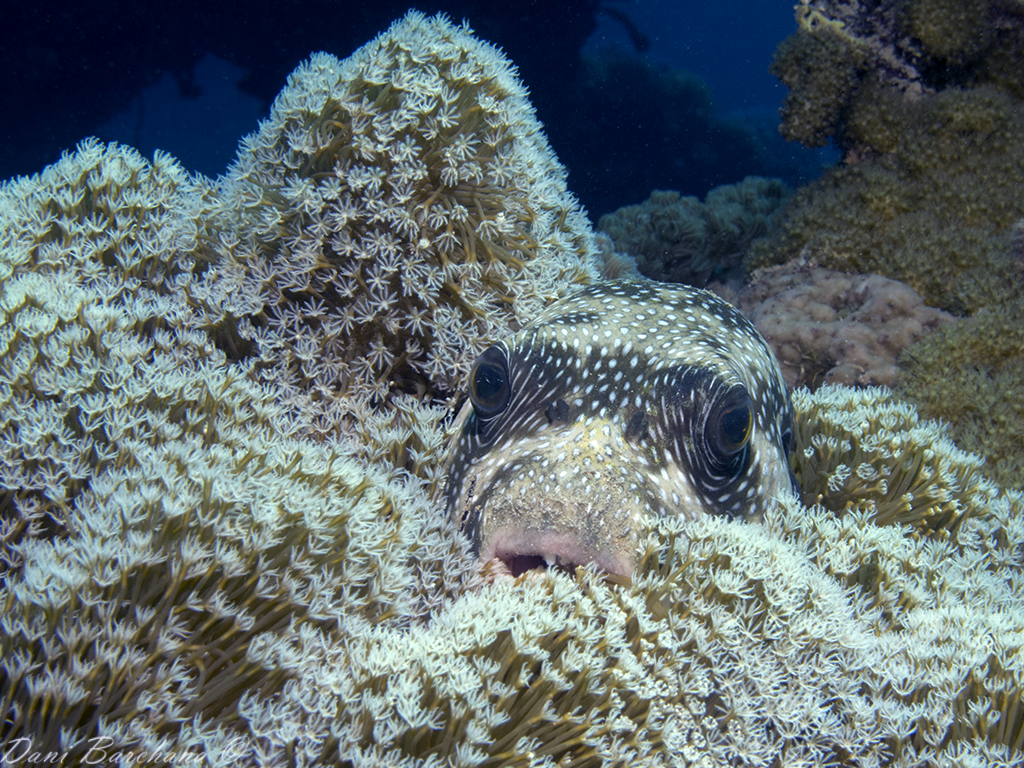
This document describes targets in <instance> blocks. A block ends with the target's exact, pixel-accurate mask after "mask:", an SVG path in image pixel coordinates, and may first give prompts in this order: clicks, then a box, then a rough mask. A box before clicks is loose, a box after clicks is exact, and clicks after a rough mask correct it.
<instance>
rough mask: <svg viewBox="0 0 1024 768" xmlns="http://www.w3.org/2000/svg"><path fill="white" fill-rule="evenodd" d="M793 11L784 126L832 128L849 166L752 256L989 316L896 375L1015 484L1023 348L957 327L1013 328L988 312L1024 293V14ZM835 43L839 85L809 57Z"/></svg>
mask: <svg viewBox="0 0 1024 768" xmlns="http://www.w3.org/2000/svg"><path fill="white" fill-rule="evenodd" d="M797 17H798V21H799V23H800V29H799V31H798V32H797V33H796V35H795V36H794V37H792V38H790V39H789V40H788V41H787V42H786V43H784V44H783V45H782V46H780V49H779V53H778V57H777V60H776V63H775V65H774V66H775V68H776V73H777V74H778V75H779V76H780V77H782V78H783V80H784V81H785V82H786V84H787V85H789V86H790V89H791V92H790V94H789V96H788V97H787V105H786V108H785V110H784V115H783V127H782V130H783V131H784V132H786V133H788V134H789V135H790V137H791V138H794V139H797V140H799V141H802V142H805V143H808V144H812V145H816V144H820V143H821V142H822V141H824V140H826V139H827V138H828V137H831V138H832V140H833V141H834V142H835V143H836V144H837V145H838V146H839V147H840V148H841V149H842V150H843V151H844V153H845V158H844V163H843V164H842V165H841V166H838V167H836V168H834V169H831V170H830V171H829V172H828V173H826V175H825V176H824V177H823V178H822V179H820V180H819V181H817V182H814V183H813V184H811V185H808V186H807V187H805V188H803V189H800V190H798V191H797V192H796V193H794V194H793V196H792V197H791V198H790V202H789V204H788V205H787V207H786V208H785V209H784V210H782V211H780V212H779V213H778V214H777V216H776V218H775V220H774V221H775V223H776V224H777V227H776V229H775V230H774V231H773V232H772V233H770V235H769V236H768V237H766V238H764V239H762V240H759V241H757V242H755V243H754V244H753V245H752V247H751V249H750V252H749V255H748V257H747V260H746V264H747V266H748V268H750V269H751V270H753V269H756V268H757V267H760V266H764V265H767V264H779V263H783V262H786V261H789V260H790V259H793V258H795V257H797V256H798V255H804V256H806V257H807V258H810V259H813V260H815V261H816V262H818V263H819V264H821V266H823V267H827V268H830V269H836V270H842V271H849V272H857V273H860V274H865V275H866V274H880V275H883V276H885V277H888V278H891V279H894V280H899V281H900V282H903V283H906V284H907V285H909V286H910V287H911V288H912V289H913V290H915V291H916V292H917V293H919V294H920V295H921V297H922V298H923V299H924V301H925V303H926V304H928V305H930V306H933V307H937V308H939V309H942V310H946V311H948V312H951V313H953V314H956V315H983V316H984V319H978V320H977V321H972V322H970V323H965V324H964V325H962V326H960V327H959V328H956V329H954V328H948V329H945V330H943V331H942V332H941V333H940V334H937V335H936V336H935V338H934V339H931V340H928V341H927V342H922V346H921V348H920V349H919V350H918V351H915V348H914V347H911V348H909V349H908V350H907V352H906V363H904V364H901V367H902V368H903V369H905V370H906V371H907V379H906V381H905V382H902V383H900V384H899V386H900V387H901V392H902V393H903V394H904V396H906V397H908V398H909V399H910V401H911V402H914V403H915V404H916V405H917V406H918V407H919V408H920V409H921V411H922V414H923V415H925V416H927V417H929V418H943V419H948V420H950V421H951V422H952V423H953V425H954V427H953V432H954V434H955V435H956V437H957V439H958V440H962V441H963V445H964V446H965V447H969V448H970V449H972V450H977V451H978V452H979V453H981V454H982V455H984V456H986V457H987V458H988V459H989V460H990V463H991V466H992V472H993V474H994V476H996V477H998V478H999V479H1000V481H1001V482H1004V483H1007V484H1010V485H1014V486H1019V485H1020V484H1021V479H1020V477H1021V473H1020V470H1019V469H1018V468H1019V467H1021V466H1024V454H1022V452H1021V449H1020V441H1019V440H1017V439H1016V437H1015V436H1016V435H1018V434H1019V432H1018V428H1017V426H1016V416H1015V414H1016V413H1017V411H1018V407H1017V401H1018V399H1019V395H1018V393H1019V392H1020V391H1021V389H1022V388H1024V369H1021V368H1020V367H1019V366H1018V365H1017V362H1016V361H1017V359H1018V357H1019V354H1018V351H1017V350H1015V349H1013V348H1011V347H1009V346H1007V347H999V344H1000V342H997V343H996V347H999V348H1000V349H1003V350H1005V353H1004V352H1000V353H999V354H998V355H993V354H992V352H993V350H994V348H993V347H990V346H988V345H987V342H982V343H975V342H974V340H973V339H972V340H968V339H967V338H963V337H961V334H963V333H965V332H967V330H968V329H969V328H982V327H984V328H986V329H987V331H988V332H990V333H991V334H994V335H995V336H1000V335H1002V336H1004V337H1008V338H1012V337H1013V335H1014V330H1013V329H1012V327H1010V326H1009V325H1008V324H1006V323H1004V322H1003V321H1002V320H998V321H997V320H995V318H1004V317H1009V316H1013V315H1014V314H1015V312H1016V310H1015V309H1014V308H1013V307H1012V306H1011V304H1012V302H1013V301H1014V300H1015V299H1016V298H1017V297H1018V296H1019V295H1020V294H1021V293H1022V292H1024V270H1022V269H1021V259H1020V249H1019V247H1018V246H1016V245H1014V243H1015V239H1014V238H1015V237H1016V235H1015V234H1014V233H1015V230H1014V227H1015V225H1016V223H1017V222H1019V221H1020V220H1021V218H1022V217H1024V197H1022V196H1021V194H1020V189H1021V186H1022V185H1024V152H1022V148H1024V102H1022V99H1024V78H1022V76H1021V75H1022V72H1024V70H1022V69H1021V67H1020V64H1019V62H1020V58H1021V52H1022V51H1024V10H1022V7H1021V5H1020V4H1019V3H1008V2H1001V0H994V1H993V2H985V1H984V0H958V1H957V2H952V3H947V2H936V1H935V0H903V1H902V2H899V3H891V4H886V3H882V4H872V3H838V2H831V0H821V1H819V0H813V1H810V2H803V3H802V4H801V5H800V6H799V7H798V13H797ZM829 47H831V48H836V49H842V50H843V51H845V53H842V54H836V56H835V57H834V58H833V59H832V60H831V61H832V64H831V66H833V67H834V69H835V71H836V72H837V73H838V74H836V75H835V76H836V77H837V78H838V79H839V80H841V81H843V82H845V83H849V82H853V85H852V86H850V87H848V88H846V90H844V91H843V92H842V93H841V94H840V93H839V92H838V91H837V90H836V88H835V87H824V86H822V85H821V84H820V83H817V82H816V80H815V78H816V77H818V75H816V74H813V73H812V74H809V73H808V71H807V70H805V69H802V67H803V64H804V63H805V62H804V60H803V59H802V58H801V57H802V56H810V55H812V52H813V51H814V50H824V49H825V48H829ZM851 51H856V53H857V56H858V57H860V58H858V60H857V63H856V66H854V65H852V64H850V63H849V62H848V61H846V59H848V58H850V57H851V56H852V55H853V54H852V53H850V52H851ZM823 55H824V54H823ZM844 56H845V57H846V59H844ZM826 58H827V56H826ZM822 64H823V66H824V60H823V63H822ZM844 78H845V80H844ZM812 113H815V114H816V115H817V116H816V117H807V116H808V115H811V114H812ZM955 339H961V341H954V340H955ZM947 345H951V346H948V347H947ZM956 345H959V346H958V347H957V348H956V349H955V350H954V349H953V346H956ZM941 349H948V350H949V354H948V359H949V360H951V361H953V360H955V361H956V363H955V365H954V364H953V363H950V364H949V365H947V364H946V363H944V362H943V361H942V360H943V357H942V355H943V354H944V353H941V352H940V350H941ZM965 351H966V353H968V354H969V355H971V356H965ZM971 372H974V374H972V373H971ZM953 381H956V382H958V383H959V384H962V385H964V386H965V387H966V389H954V388H952V386H951V382H953ZM940 393H941V394H940ZM954 393H956V394H955V396H951V395H954ZM1004 425H1008V428H1007V429H1005V430H1004Z"/></svg>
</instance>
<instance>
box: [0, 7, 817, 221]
mask: <svg viewBox="0 0 1024 768" xmlns="http://www.w3.org/2000/svg"><path fill="white" fill-rule="evenodd" d="M407 7H408V6H407V5H406V3H389V2H386V0H385V1H384V2H378V3H374V4H372V5H370V4H366V3H346V2H329V1H327V0H320V1H317V0H313V1H307V2H298V0H295V1H293V2H289V0H284V1H283V2H279V3H275V4H261V3H242V2H218V1H217V0H210V2H198V0H195V1H194V2H193V0H185V1H184V2H181V3H175V4H151V5H142V4H137V3H129V2H127V1H126V0H113V1H108V2H98V3H94V4H90V5H89V6H88V7H82V6H76V5H71V4H59V5H58V6H57V9H58V10H53V9H49V10H46V11H42V12H41V11H38V10H33V9H27V8H25V7H23V6H20V5H16V4H11V5H10V7H9V9H8V11H9V12H8V13H6V14H5V17H6V18H7V19H8V20H10V23H8V24H5V25H4V29H3V30H2V31H0V36H2V38H3V39H2V46H0V64H3V65H4V67H5V72H6V73H7V76H6V77H5V78H4V80H3V82H2V83H0V88H2V89H3V92H0V98H2V103H4V104H5V105H6V106H7V109H6V110H5V113H4V114H3V115H2V116H0V178H7V177H10V176H13V175H19V174H27V173H33V172H36V171H38V170H40V169H41V168H42V167H43V166H44V165H46V164H47V163H51V162H53V161H54V160H56V159H57V157H59V155H60V152H61V151H63V150H66V149H70V148H72V147H73V146H74V145H75V143H77V141H79V140H80V139H82V138H84V137H86V136H89V135H97V136H99V137H100V138H102V139H104V140H108V141H118V142H123V143H126V144H130V145H132V146H134V147H136V148H137V149H139V150H140V151H141V152H142V153H143V154H146V155H151V154H152V152H153V151H154V150H155V149H162V150H164V151H167V152H170V153H171V154H173V155H175V156H176V157H177V158H178V159H179V160H180V161H181V163H182V164H183V165H184V166H185V167H186V168H188V169H190V170H193V171H198V172H201V173H204V174H207V175H210V176H215V175H217V174H219V173H221V172H223V171H224V169H225V168H226V166H227V165H228V164H229V163H230V161H231V159H232V157H233V156H234V153H235V151H236V148H237V144H238V140H239V138H240V137H241V136H242V135H244V134H246V133H249V132H251V131H253V130H255V128H256V126H257V123H258V120H259V119H260V118H261V117H262V116H264V115H266V113H267V111H268V109H269V105H270V102H271V101H272V99H273V97H274V96H275V95H276V93H277V92H278V91H279V90H280V89H281V87H283V85H284V82H285V78H286V76H287V73H288V72H289V71H291V70H292V69H293V68H294V67H295V66H296V65H297V64H298V63H299V62H300V61H301V60H302V59H303V58H305V57H306V56H307V55H308V54H309V53H310V52H313V51H316V50H326V51H328V52H330V53H333V54H335V55H337V56H339V57H344V56H347V55H348V54H349V53H351V51H352V50H354V49H355V48H356V47H358V46H359V45H361V44H362V43H364V42H366V41H368V40H369V39H370V38H372V37H373V36H374V35H375V34H376V33H378V32H380V31H383V30H384V29H385V28H386V27H387V25H388V24H389V23H390V21H392V20H393V19H395V18H398V17H399V16H401V15H402V13H404V11H405V10H406V8H407ZM418 7H419V8H420V9H421V10H423V11H425V12H434V11H436V10H443V11H446V12H448V13H449V15H451V16H452V17H453V18H454V19H457V20H458V19H462V18H467V19H468V20H469V22H470V24H471V26H473V28H474V29H475V30H476V31H477V34H478V35H479V36H480V37H482V38H484V39H487V40H489V41H491V42H494V43H496V44H498V45H499V46H501V47H502V48H503V50H505V52H506V53H507V55H508V56H509V57H510V58H512V60H513V61H514V62H515V63H516V64H517V66H518V67H519V69H520V72H521V74H522V77H523V80H524V81H525V83H526V85H527V86H528V87H529V88H530V91H531V94H532V97H533V101H534V104H535V107H536V109H537V112H538V115H539V117H540V119H541V121H542V122H543V123H544V124H545V126H546V131H547V133H548V137H549V139H550V141H551V144H552V146H553V147H554V149H555V151H556V152H557V153H558V155H559V157H560V158H561V160H562V162H563V163H565V164H566V165H567V167H568V168H569V174H570V176H569V185H570V188H571V189H572V191H573V192H574V193H575V194H576V195H577V196H578V197H580V199H581V200H582V201H583V203H584V204H585V205H586V206H587V208H588V210H589V211H590V212H591V214H592V215H593V216H594V217H595V218H596V217H597V216H599V215H600V214H602V213H605V212H607V211H610V210H613V209H615V208H617V207H619V206H622V205H626V204H631V203H636V202H640V201H641V200H643V199H645V198H646V197H647V195H648V194H649V193H650V191H651V190H653V189H674V190H679V191H681V192H683V193H684V194H696V195H703V194H704V193H705V192H707V190H708V189H710V188H712V187H714V186H717V185H719V184H724V183H731V182H735V181H738V180H740V179H742V178H743V177H744V176H746V175H749V174H756V175H768V176H777V177H781V178H783V179H784V180H785V181H787V182H788V183H789V184H791V185H796V184H799V183H801V182H803V181H806V180H807V179H808V178H811V177H813V176H814V175H816V174H817V173H818V171H819V170H820V167H821V163H822V161H823V160H827V159H828V156H827V155H822V154H820V153H814V152H811V151H809V150H805V149H803V148H801V147H797V146H794V145H789V144H785V143H784V142H782V141H781V139H779V137H778V135H777V130H776V126H777V122H778V121H777V110H778V106H779V104H780V103H781V101H782V97H783V95H784V91H785V89H784V88H783V86H781V85H780V84H779V83H778V82H777V81H776V80H775V79H774V77H772V75H770V74H769V72H768V65H769V63H770V61H771V57H772V52H773V50H774V48H775V46H776V45H777V44H778V43H779V42H780V41H781V40H782V39H783V38H784V37H785V36H786V35H787V34H789V33H790V32H792V31H793V29H794V27H795V24H794V21H793V13H794V12H793V8H792V5H791V2H790V0H774V1H771V2H770V1H769V0H748V1H747V2H743V3H718V4H710V3H685V2H669V1H668V0H637V1H636V2H615V1H614V0H613V1H610V2H600V3H598V2H595V1H594V0H578V1H577V2H565V1H563V2H543V3H541V2H518V3H517V2H507V3H503V4H498V3H494V2H483V0H480V1H479V2H474V1H473V0H453V1H451V2H433V3H427V4H420V5H419V6H418ZM601 61H604V62H605V65H607V62H608V61H614V62H615V66H614V67H612V68H611V71H614V72H616V73H618V74H616V75H615V76H614V77H610V78H605V79H604V80H599V81H597V82H594V81H593V79H592V78H591V79H590V80H589V81H588V75H587V73H588V72H591V71H592V70H593V67H594V66H595V62H601ZM605 70H608V67H607V66H605ZM680 71H686V72H689V73H692V74H693V75H696V76H697V78H699V79H700V80H701V81H703V83H704V84H705V85H706V88H707V91H706V93H704V94H699V93H698V94H696V97H699V98H705V97H709V104H710V108H703V107H702V108H701V109H693V110H685V109H681V108H680V107H679V105H678V104H676V105H675V107H673V108H672V109H669V108H667V107H666V99H665V98H664V88H665V87H666V85H665V84H666V83H669V82H671V80H672V78H673V77H674V76H675V75H677V74H678V73H679V72H680ZM694 112H696V113H699V119H694V118H693V117H692V114H691V113H694Z"/></svg>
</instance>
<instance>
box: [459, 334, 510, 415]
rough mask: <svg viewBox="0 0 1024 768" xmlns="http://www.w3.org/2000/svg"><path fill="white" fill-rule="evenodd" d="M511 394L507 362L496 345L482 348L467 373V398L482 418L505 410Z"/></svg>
mask: <svg viewBox="0 0 1024 768" xmlns="http://www.w3.org/2000/svg"><path fill="white" fill-rule="evenodd" d="M511 396H512V388H511V386H510V384H509V375H508V362H507V360H506V359H505V355H504V354H503V353H502V351H501V349H500V348H498V347H490V348H489V349H486V350H484V352H483V354H482V355H480V357H478V358H477V361H476V363H475V364H474V365H473V371H472V373H470V375H469V399H470V400H472V401H473V410H475V411H476V413H477V415H478V416H479V417H480V418H482V419H490V418H493V417H495V416H497V415H498V414H499V413H501V412H502V411H504V410H505V408H506V407H507V406H508V402H509V400H510V399H511Z"/></svg>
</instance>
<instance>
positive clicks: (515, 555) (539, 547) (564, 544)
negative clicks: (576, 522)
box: [480, 528, 633, 578]
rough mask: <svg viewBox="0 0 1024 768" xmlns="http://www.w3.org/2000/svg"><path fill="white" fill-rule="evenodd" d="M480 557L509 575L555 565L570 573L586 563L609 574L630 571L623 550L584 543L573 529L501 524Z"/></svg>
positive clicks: (486, 543)
mask: <svg viewBox="0 0 1024 768" xmlns="http://www.w3.org/2000/svg"><path fill="white" fill-rule="evenodd" d="M480 559H481V560H482V561H483V562H485V563H487V562H490V561H492V560H497V561H499V562H500V563H502V565H503V569H507V571H508V573H509V574H511V575H512V576H513V577H518V576H521V575H522V574H524V573H527V572H528V571H532V570H546V569H555V568H557V569H558V570H561V571H564V572H566V573H569V574H572V575H574V574H575V573H576V568H577V567H579V566H582V565H587V564H588V563H594V564H595V565H597V567H598V568H600V569H601V570H603V571H605V572H607V573H608V574H610V575H612V576H619V577H624V578H628V577H629V576H631V575H632V573H633V562H632V558H631V557H629V555H628V554H627V553H625V552H615V551H613V550H612V549H609V548H607V547H601V546H595V545H590V544H587V543H586V542H584V541H583V540H581V538H580V536H579V535H578V534H577V533H575V532H570V533H565V532H559V531H551V530H530V529H526V530H523V529H516V528H501V529H499V530H497V531H495V532H494V533H493V534H492V535H491V536H489V537H488V539H487V541H485V542H484V545H483V547H481V550H480Z"/></svg>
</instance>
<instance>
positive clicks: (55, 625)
mask: <svg viewBox="0 0 1024 768" xmlns="http://www.w3.org/2000/svg"><path fill="white" fill-rule="evenodd" d="M201 197H202V189H201V187H195V186H194V185H193V184H192V182H191V180H190V179H189V178H188V177H187V175H186V174H184V173H183V172H182V171H181V169H180V167H179V166H178V165H177V164H176V163H175V162H174V161H173V160H171V159H170V158H167V157H164V156H158V157H157V158H156V159H155V160H154V162H153V163H152V164H151V163H149V162H147V161H145V160H144V159H143V158H141V157H140V156H139V155H138V154H137V153H135V152H134V151H133V150H129V149H125V148H121V147H116V146H110V147H104V146H101V145H98V144H96V143H94V142H87V143H85V144H83V145H82V146H81V147H80V148H79V150H78V151H77V152H76V153H74V154H72V155H68V156H65V157H64V158H63V159H62V160H61V161H60V162H59V163H58V164H57V165H55V166H53V167H51V168H48V169H47V170H46V171H45V172H44V173H43V174H41V175H40V176H38V177H33V178H31V179H21V180H18V181H16V182H13V183H10V184H5V185H4V187H3V189H2V192H0V211H2V213H0V215H2V216H3V233H4V234H3V237H4V239H3V243H2V248H0V274H2V275H3V277H2V279H0V328H2V331H0V339H2V346H0V350H2V351H0V456H2V464H3V480H2V483H3V484H2V491H0V521H2V522H0V568H2V578H3V587H2V590H0V604H2V605H3V609H4V610H3V614H4V617H3V631H2V633H0V651H2V653H0V655H2V658H3V661H2V662H0V665H2V669H3V674H2V679H3V682H2V685H0V708H2V710H3V712H4V726H3V729H2V738H0V740H2V742H3V743H4V744H5V745H8V744H11V743H12V742H15V741H17V740H19V739H27V740H28V741H29V742H30V743H31V745H32V749H33V750H40V751H41V752H42V753H44V754H45V753H48V752H51V751H56V752H61V753H67V755H68V756H69V757H70V758H71V761H72V762H75V761H76V760H77V759H81V758H82V757H83V755H84V754H86V753H87V751H88V748H89V742H88V741H86V740H87V739H90V738H96V737H109V738H110V739H112V740H113V742H114V743H117V744H119V745H125V746H127V745H132V746H133V747H135V748H138V749H145V750H147V751H152V750H155V749H159V750H163V751H167V750H168V749H174V748H176V747H174V746H173V745H174V744H180V743H181V742H182V740H187V739H188V738H189V737H188V736H186V735H183V734H186V733H188V732H189V728H192V727H195V728H199V729H200V730H202V729H209V732H211V733H218V734H221V735H223V734H224V733H229V732H231V727H230V726H229V725H227V724H228V723H230V722H232V721H234V720H236V719H237V704H238V701H239V697H240V696H241V695H242V694H243V693H244V692H245V691H246V690H247V689H252V690H253V691H260V692H261V693H262V694H263V695H269V694H270V693H271V692H273V691H279V690H280V689H281V685H282V683H283V681H284V680H285V679H286V678H288V677H289V676H292V675H291V672H290V671H289V666H288V665H287V664H285V663H283V662H282V663H279V664H274V665H270V664H269V663H266V662H264V661H261V660H260V659H259V658H257V656H256V655H255V654H256V649H257V648H260V647H264V646H266V645H267V644H270V643H271V641H272V640H274V639H275V638H278V637H280V636H282V634H284V635H287V633H288V631H289V627H291V626H292V624H293V623H298V624H303V625H304V626H309V627H311V628H312V627H326V626H337V625H338V624H339V623H345V624H346V625H348V624H352V623H356V624H359V623H378V624H379V623H386V622H393V623H396V624H399V625H403V624H408V623H409V622H410V621H413V620H416V619H417V617H424V616H426V615H428V614H429V613H430V612H431V610H432V609H434V608H436V607H437V606H438V605H440V604H441V603H442V602H443V600H444V599H445V597H446V596H447V595H449V594H451V592H452V588H453V587H455V586H458V585H459V582H460V575H459V570H460V568H461V569H468V568H469V565H470V561H469V558H468V555H467V554H465V552H464V550H465V548H464V546H463V545H462V544H461V542H460V541H459V539H458V538H457V537H456V536H455V534H454V531H453V530H451V529H450V528H449V527H448V525H447V523H446V522H445V520H444V518H443V517H442V516H439V515H436V514H435V513H434V508H433V506H431V505H430V504H429V502H428V491H429V488H430V486H431V484H432V482H433V481H431V479H430V473H429V471H427V469H426V468H425V466H426V463H427V462H426V460H425V457H426V456H430V455H434V454H436V453H437V452H439V451H440V449H441V444H442V435H441V432H440V431H439V430H438V429H437V424H438V423H439V422H440V420H441V419H442V418H443V416H444V413H445V411H444V409H443V408H434V409H428V408H425V407H423V406H420V405H418V404H417V403H415V402H413V401H411V400H409V399H402V398H396V399H395V401H394V402H393V410H392V411H390V412H389V413H380V414H375V413H373V412H372V411H370V410H369V409H368V408H366V407H365V406H364V407H363V408H362V410H359V409H357V408H355V407H354V406H353V407H352V411H351V417H352V418H353V420H355V421H356V422H358V423H359V425H360V428H361V429H362V430H363V431H364V433H366V434H367V435H368V436H369V435H372V437H373V439H372V440H368V439H364V441H363V442H361V443H360V442H357V441H356V440H354V439H353V440H347V441H333V442H314V441H311V440H308V439H306V440H303V439H300V438H299V437H298V436H297V435H298V434H299V433H301V432H302V431H303V426H304V425H302V424H300V423H298V422H296V421H295V420H294V419H293V418H292V416H291V415H290V414H289V413H288V411H287V409H285V408H284V407H283V406H282V405H281V403H280V401H279V398H278V393H276V392H275V391H274V390H273V389H271V388H269V387H267V386H265V385H261V384H260V383H259V382H258V381H257V378H256V376H255V375H254V366H253V364H252V363H251V362H237V361H236V362H231V361H229V360H228V358H227V356H226V355H225V354H224V352H223V351H222V350H221V349H219V348H218V347H217V346H216V344H215V343H214V340H213V339H214V337H215V336H216V335H217V334H216V331H215V329H214V330H211V329H210V326H211V322H210V321H211V319H212V318H211V315H210V314H209V307H208V306H207V304H204V301H203V300H204V299H205V298H210V297H214V298H218V294H217V293H216V291H215V290H213V286H215V285H216V282H217V281H218V280H219V278H218V277H217V276H216V272H217V270H216V269H214V268H209V267H208V266H207V265H206V264H205V263H203V262H202V261H200V260H197V259H196V258H194V257H193V256H192V255H191V254H190V253H189V249H193V250H194V249H196V247H197V245H196V243H197V240H196V225H195V223H194V221H193V220H192V219H191V218H190V213H191V212H194V210H195V200H196V198H199V199H201ZM190 198H191V201H190ZM219 298H223V297H219ZM399 466H402V467H404V466H408V467H409V469H408V470H406V469H399V468H398V467H399ZM418 475H422V477H420V476H418ZM460 563H461V566H460V565H459V564H460ZM453 566H455V567H454V568H453ZM460 588H461V587H460ZM54 638H59V642H57V643H54ZM279 661H281V660H280V659H279ZM190 722H191V723H192V725H191V726H190V725H187V724H188V723H190ZM182 724H185V725H184V726H183V727H184V731H181V732H180V733H179V726H182ZM19 743H20V742H19ZM169 745H171V746H169Z"/></svg>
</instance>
